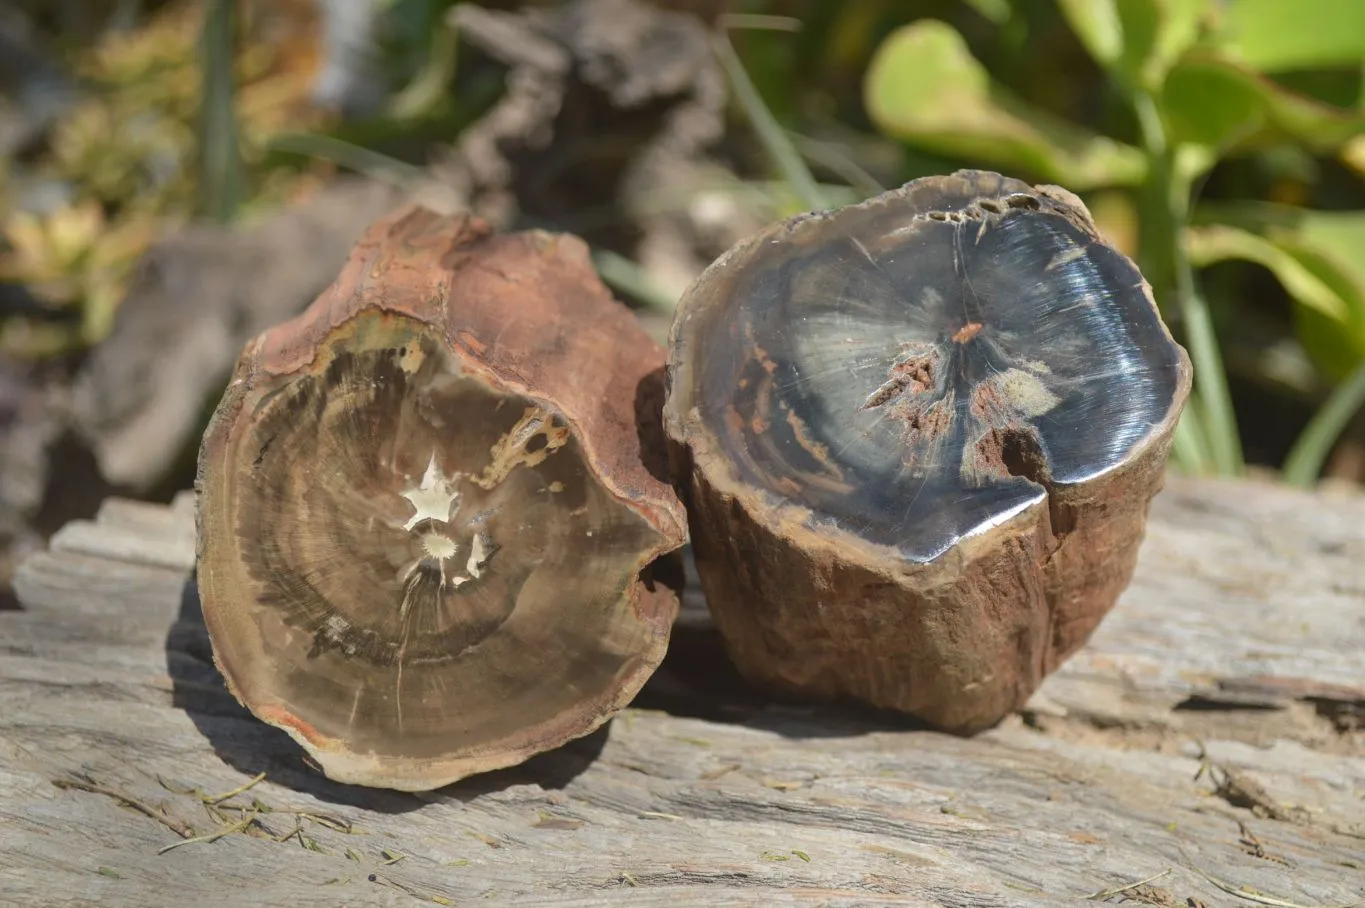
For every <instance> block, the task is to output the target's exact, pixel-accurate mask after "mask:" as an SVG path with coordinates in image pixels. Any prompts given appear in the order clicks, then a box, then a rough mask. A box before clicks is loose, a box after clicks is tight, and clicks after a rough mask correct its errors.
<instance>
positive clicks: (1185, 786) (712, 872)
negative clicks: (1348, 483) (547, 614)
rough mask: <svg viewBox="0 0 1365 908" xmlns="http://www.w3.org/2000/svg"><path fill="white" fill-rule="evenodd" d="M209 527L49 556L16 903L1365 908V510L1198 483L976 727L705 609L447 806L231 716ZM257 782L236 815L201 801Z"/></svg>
mask: <svg viewBox="0 0 1365 908" xmlns="http://www.w3.org/2000/svg"><path fill="white" fill-rule="evenodd" d="M191 534H192V519H191V507H190V502H188V501H187V500H184V499H182V500H181V501H179V502H177V503H176V505H174V506H173V507H171V508H168V509H157V508H150V507H147V506H139V505H132V504H129V503H124V502H109V503H108V504H106V506H105V508H104V510H103V511H102V512H101V514H100V516H99V518H98V519H97V520H96V521H94V522H91V523H83V524H75V525H72V526H70V527H68V528H67V529H65V530H64V531H63V532H62V533H60V534H59V535H58V536H57V537H56V538H55V539H54V540H53V545H52V551H50V552H47V553H43V554H39V555H35V556H33V557H31V558H30V559H28V560H27V561H26V562H25V563H24V564H23V565H22V566H21V568H20V571H19V575H18V578H17V586H18V590H19V593H20V597H21V600H22V601H23V603H24V604H25V606H26V610H25V611H21V612H6V613H0V905H5V906H8V905H24V906H27V905H40V904H41V905H48V904H75V905H84V904H91V905H93V904H100V905H130V906H131V905H139V906H142V905H162V904H165V905H184V904H194V905H197V906H215V905H246V906H251V905H272V906H273V905H284V904H288V905H301V906H312V905H318V906H322V905H328V906H330V905H339V904H347V905H407V904H413V903H422V902H425V903H427V904H433V903H434V904H469V903H473V902H481V903H483V904H519V905H532V906H540V905H564V906H590V905H611V904H630V905H641V906H656V905H657V906H664V905H667V906H680V905H754V906H759V905H763V906H767V905H828V906H852V905H950V906H959V905H960V906H969V905H970V906H987V905H989V906H996V905H1002V906H1003V905H1064V904H1076V903H1077V901H1078V899H1079V898H1081V897H1084V896H1086V895H1090V894H1092V893H1096V892H1100V891H1104V890H1110V889H1115V888H1118V887H1122V886H1125V885H1128V884H1132V883H1136V882H1138V881H1140V880H1143V879H1145V878H1147V877H1151V876H1153V875H1154V874H1159V873H1162V872H1163V871H1167V870H1169V872H1168V873H1165V874H1164V875H1162V876H1160V877H1158V878H1157V879H1154V880H1152V881H1151V882H1150V883H1149V884H1148V887H1147V888H1146V889H1133V890H1129V891H1128V892H1125V893H1123V894H1122V895H1114V896H1112V897H1111V899H1112V900H1113V901H1117V900H1118V899H1120V898H1122V897H1124V896H1129V897H1132V896H1144V897H1147V898H1148V900H1149V902H1151V903H1154V904H1163V902H1162V901H1161V899H1162V898H1168V899H1170V900H1172V901H1170V902H1168V903H1169V904H1181V905H1183V904H1185V900H1186V899H1187V898H1196V899H1200V900H1202V901H1203V903H1204V904H1207V905H1209V906H1216V905H1236V904H1243V905H1251V904H1255V902H1254V901H1252V900H1249V899H1248V898H1247V896H1248V895H1249V894H1250V893H1251V892H1255V893H1260V894H1262V895H1263V896H1268V897H1271V898H1274V899H1280V900H1282V901H1288V902H1293V903H1296V904H1300V905H1305V906H1307V905H1314V906H1316V905H1323V906H1327V905H1347V904H1352V903H1355V902H1358V901H1359V900H1361V899H1362V898H1365V497H1360V496H1348V495H1343V496H1328V495H1317V496H1310V495H1305V494H1301V493H1297V492H1292V491H1288V490H1284V489H1281V488H1277V487H1273V486H1268V485H1260V484H1253V483H1223V484H1216V483H1194V482H1188V481H1176V480H1172V481H1171V482H1170V483H1169V485H1168V488H1167V490H1166V491H1165V492H1163V493H1162V494H1161V495H1160V496H1158V498H1157V500H1156V502H1155V503H1154V506H1153V513H1152V520H1151V523H1150V527H1149V532H1148V539H1147V542H1146V544H1145V545H1144V547H1143V551H1142V556H1141V559H1140V564H1139V567H1138V570H1137V575H1136V578H1135V580H1134V582H1133V585H1132V587H1131V588H1130V589H1129V590H1128V592H1127V593H1126V594H1125V595H1124V597H1123V599H1122V600H1121V602H1120V604H1119V605H1118V606H1117V607H1116V608H1115V610H1114V611H1113V612H1112V613H1111V614H1110V616H1109V617H1108V618H1107V619H1106V621H1105V623H1104V624H1103V625H1102V626H1101V628H1100V630H1099V631H1098V632H1097V633H1096V635H1095V637H1094V638H1093V639H1092V640H1091V642H1090V643H1089V644H1088V645H1087V646H1086V647H1085V648H1084V649H1083V650H1082V651H1081V652H1080V653H1078V654H1077V655H1076V656H1075V657H1073V658H1072V659H1071V660H1070V661H1069V662H1068V663H1067V664H1066V665H1065V666H1063V667H1062V668H1061V669H1060V670H1059V671H1058V672H1057V674H1056V675H1054V676H1053V677H1052V678H1050V679H1049V680H1048V681H1047V682H1046V683H1045V684H1044V685H1043V687H1042V689H1041V690H1040V691H1039V693H1038V694H1037V695H1036V696H1035V697H1034V699H1033V700H1032V701H1031V702H1030V704H1029V706H1028V707H1027V709H1026V710H1025V711H1024V712H1023V713H1022V714H1021V715H1019V716H1015V717H1011V718H1010V719H1008V720H1006V721H1005V722H1004V723H1002V725H1000V726H999V727H998V728H995V729H993V730H991V731H989V732H986V733H984V734H982V735H979V736H977V737H975V738H970V739H966V738H955V737H950V736H947V735H942V734H938V733H934V732H927V731H922V730H916V729H914V728H911V727H907V726H906V725H904V724H903V723H902V722H899V721H898V720H895V719H891V718H887V717H884V716H881V715H876V714H869V713H866V712H861V711H856V710H852V709H811V708H809V707H804V706H800V705H790V704H774V703H770V702H766V701H764V700H762V699H760V698H758V697H757V696H755V695H754V694H752V693H750V692H748V691H746V690H745V688H744V687H743V686H742V685H741V684H740V683H739V682H738V680H737V679H736V678H735V676H734V675H733V673H731V672H730V671H729V670H728V669H727V667H726V666H725V664H724V662H723V658H722V657H721V656H720V647H719V644H718V642H717V641H716V639H715V634H714V631H713V630H712V629H711V628H710V626H709V620H708V619H707V617H706V615H705V612H704V610H702V608H701V607H700V604H699V603H698V602H697V601H695V600H693V601H691V602H690V603H689V604H688V607H686V608H685V609H684V614H683V616H682V617H681V618H680V620H679V624H678V627H677V628H676V629H675V633H674V645H673V649H672V651H671V652H670V656H669V658H668V660H666V661H665V663H664V667H663V668H662V669H661V670H660V671H659V673H657V674H656V675H655V677H654V679H652V681H651V682H650V684H649V685H648V686H647V687H646V689H645V691H644V693H643V694H642V695H641V697H640V698H639V699H638V700H637V703H636V707H634V708H631V709H629V710H627V711H625V712H624V713H623V714H621V715H620V716H618V718H617V719H616V720H614V721H613V722H612V723H611V725H610V726H608V727H607V728H606V729H604V730H602V731H600V732H598V733H597V734H595V735H593V736H592V737H590V738H587V739H584V740H582V741H578V742H575V743H573V744H571V745H569V746H567V747H565V748H563V749H561V750H559V751H556V752H554V753H550V754H545V755H542V756H540V757H537V758H535V759H533V760H531V761H530V762H528V763H526V764H524V765H523V766H520V767H517V768H515V769H511V770H504V771H502V772H498V773H495V774H490V775H486V776H481V777H477V778H474V779H470V780H467V781H466V782H464V783H461V784H459V785H456V786H452V787H449V788H446V789H442V790H440V791H437V792H433V793H430V794H426V795H421V796H413V795H403V794H398V793H392V792H382V791H381V792H376V791H370V790H357V789H348V788H345V787H342V786H338V785H335V784H332V783H329V782H327V781H326V780H325V779H323V778H321V777H320V776H319V775H318V774H317V773H316V772H314V771H313V770H311V769H309V768H308V767H307V766H305V765H304V763H303V759H302V756H301V752H300V751H299V750H298V748H297V747H296V746H295V745H294V744H293V743H292V742H291V741H290V740H289V739H288V738H287V737H286V736H285V735H284V734H283V733H281V732H278V731H276V730H274V729H271V728H269V727H267V726H265V725H262V724H261V723H259V722H256V721H254V720H253V719H251V717H250V716H249V715H248V714H246V713H245V711H243V710H242V709H241V708H240V707H238V706H237V704H236V703H235V702H234V701H233V700H232V699H231V698H230V697H229V696H228V695H227V693H226V692H225V690H224V689H223V687H222V684H221V681H220V680H219V678H218V677H217V675H216V673H215V672H214V670H213V669H212V667H211V662H210V660H209V653H208V643H207V639H206V638H205V636H204V632H203V627H202V624H201V623H199V621H198V620H197V614H196V611H197V600H196V598H195V594H194V587H193V584H192V582H190V569H191V565H192V562H193V547H192V545H191V544H190V537H191ZM1201 743H1202V748H1203V750H1204V751H1205V752H1206V754H1207V758H1208V763H1209V765H1208V766H1206V767H1205V769H1204V771H1203V772H1200V768H1201V760H1200V752H1201ZM262 772H264V773H265V774H266V777H265V779H264V781H262V782H260V783H259V784H257V785H256V786H254V787H252V788H251V789H250V790H249V791H246V792H244V793H242V794H239V795H236V796H234V797H232V798H229V799H227V800H226V801H223V802H221V803H220V804H219V805H217V808H216V809H217V810H218V811H219V815H218V817H217V818H215V817H214V816H213V815H211V812H210V808H209V807H208V806H206V805H205V804H204V802H203V798H201V796H200V794H197V793H194V792H191V791H190V790H191V789H198V790H199V791H200V792H202V793H205V794H213V793H222V792H227V791H230V790H232V789H235V788H237V787H239V786H241V785H242V784H244V783H246V782H248V781H249V780H250V779H251V778H252V777H254V776H255V775H256V774H258V773H262ZM1196 775H1198V778H1196ZM253 799H255V800H256V802H257V806H256V809H257V811H258V813H257V814H256V817H257V819H258V821H259V823H260V824H262V825H261V826H253V827H251V828H250V829H248V830H246V831H245V832H235V833H231V834H228V835H224V836H223V837H221V838H219V839H217V840H216V841H212V842H207V841H186V840H185V839H183V838H182V837H181V836H182V834H184V833H188V832H189V831H190V830H191V829H192V830H193V834H197V835H204V834H207V833H212V832H213V831H215V830H216V829H218V828H219V827H220V825H222V824H223V823H233V822H237V821H239V820H240V819H241V818H243V817H244V816H246V815H247V814H243V813H242V812H241V811H238V810H235V809H233V808H234V807H248V808H249V807H250V806H251V805H252V800H253ZM131 801H135V802H137V803H138V804H139V805H140V809H138V808H134V807H131V806H129V804H130V802H131ZM267 808H268V809H270V812H264V811H265V810H266V809H267ZM291 811H292V812H291ZM296 824H297V825H298V827H299V833H298V834H295V835H294V836H293V837H291V838H287V839H286V838H284V837H285V836H286V835H287V834H289V833H291V832H292V831H293V830H294V828H295V825H296ZM346 824H350V829H349V831H346V828H345V827H346ZM262 827H263V828H262ZM176 830H179V832H177V831H176ZM267 832H268V833H270V834H274V835H275V836H276V837H279V838H282V839H283V840H282V841H273V840H272V839H271V838H268V837H267ZM177 842H186V844H183V845H182V846H180V847H177V848H175V849H173V850H171V851H167V852H165V853H164V854H158V851H159V850H160V849H163V848H165V847H166V846H168V845H173V844H175V843H177ZM1210 878H1212V879H1215V880H1218V881H1221V882H1222V883H1223V884H1225V885H1226V886H1228V887H1230V888H1232V889H1242V888H1243V887H1250V889H1249V890H1245V889H1244V890H1243V892H1242V894H1240V895H1233V894H1229V893H1228V892H1226V891H1222V890H1220V889H1219V888H1218V887H1217V885H1216V884H1215V883H1214V882H1212V881H1211V880H1210ZM1153 900H1154V901H1153Z"/></svg>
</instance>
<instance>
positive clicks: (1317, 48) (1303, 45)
mask: <svg viewBox="0 0 1365 908" xmlns="http://www.w3.org/2000/svg"><path fill="white" fill-rule="evenodd" d="M1223 16H1224V19H1223V23H1222V29H1221V33H1222V34H1221V37H1222V42H1223V44H1224V46H1225V47H1227V48H1228V50H1229V52H1230V53H1232V54H1234V55H1235V56H1236V58H1237V59H1239V60H1241V61H1243V62H1245V63H1246V64H1248V65H1250V66H1253V67H1255V68H1257V69H1260V70H1262V71H1264V72H1284V71H1286V70H1292V69H1309V68H1312V67H1317V66H1337V65H1358V64H1359V63H1360V60H1361V58H1362V57H1365V3H1362V2H1360V0H1294V2H1292V3H1291V2H1289V0H1237V2H1236V3H1229V4H1227V5H1226V9H1225V12H1224V13H1223Z"/></svg>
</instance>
